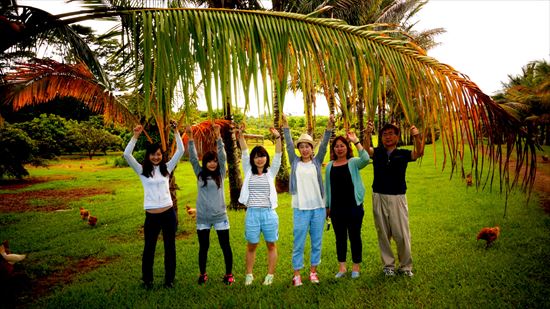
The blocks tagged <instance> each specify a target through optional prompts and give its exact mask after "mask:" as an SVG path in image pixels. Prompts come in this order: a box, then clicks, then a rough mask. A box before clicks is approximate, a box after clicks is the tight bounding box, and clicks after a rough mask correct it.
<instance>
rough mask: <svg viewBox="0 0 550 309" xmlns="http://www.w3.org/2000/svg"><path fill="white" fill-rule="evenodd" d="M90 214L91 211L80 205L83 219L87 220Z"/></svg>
mask: <svg viewBox="0 0 550 309" xmlns="http://www.w3.org/2000/svg"><path fill="white" fill-rule="evenodd" d="M89 215H90V212H89V211H88V210H86V209H84V208H82V207H80V217H81V218H82V220H87V219H88V216H89Z"/></svg>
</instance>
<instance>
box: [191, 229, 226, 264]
mask: <svg viewBox="0 0 550 309" xmlns="http://www.w3.org/2000/svg"><path fill="white" fill-rule="evenodd" d="M216 233H218V241H219V243H220V247H221V248H222V252H223V259H224V261H225V273H226V274H228V275H229V274H231V273H232V269H233V252H232V251H231V244H230V243H229V230H219V231H216ZM197 235H198V236H199V270H200V272H201V274H205V273H206V260H207V259H208V248H209V247H210V229H207V230H197Z"/></svg>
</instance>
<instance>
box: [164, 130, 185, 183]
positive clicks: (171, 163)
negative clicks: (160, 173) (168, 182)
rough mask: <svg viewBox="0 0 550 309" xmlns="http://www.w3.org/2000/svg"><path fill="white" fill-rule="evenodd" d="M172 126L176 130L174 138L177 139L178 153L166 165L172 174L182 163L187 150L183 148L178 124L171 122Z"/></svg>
mask: <svg viewBox="0 0 550 309" xmlns="http://www.w3.org/2000/svg"><path fill="white" fill-rule="evenodd" d="M170 126H171V127H172V129H173V130H174V136H175V138H176V146H177V148H176V152H174V155H173V156H172V158H171V159H170V161H168V163H166V168H167V169H168V172H170V173H172V171H173V170H174V169H175V168H176V165H177V164H178V162H179V161H180V159H181V157H182V156H183V152H184V151H185V148H184V146H183V141H182V140H181V134H180V132H179V131H178V123H177V122H175V121H174V120H170Z"/></svg>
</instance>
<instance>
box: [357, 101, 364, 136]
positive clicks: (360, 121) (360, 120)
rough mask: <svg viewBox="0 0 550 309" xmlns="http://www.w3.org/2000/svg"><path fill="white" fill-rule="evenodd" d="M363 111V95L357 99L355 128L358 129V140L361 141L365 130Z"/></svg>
mask: <svg viewBox="0 0 550 309" xmlns="http://www.w3.org/2000/svg"><path fill="white" fill-rule="evenodd" d="M364 112H365V101H364V100H363V97H362V96H360V97H359V100H358V101H357V122H358V123H357V130H358V131H359V136H358V137H359V140H360V141H362V140H363V138H364V136H365V133H364V132H363V131H364V130H365V124H364V117H363V115H364Z"/></svg>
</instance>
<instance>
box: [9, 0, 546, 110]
mask: <svg viewBox="0 0 550 309" xmlns="http://www.w3.org/2000/svg"><path fill="white" fill-rule="evenodd" d="M19 4H21V5H24V4H27V5H31V6H35V7H38V8H42V9H44V10H46V11H49V12H51V13H60V12H69V11H73V10H78V5H77V4H76V3H74V2H73V3H71V4H64V3H63V1H62V0H43V1H25V0H20V1H19ZM416 16H417V18H418V20H419V23H418V24H417V25H416V26H415V29H416V30H423V29H431V28H437V27H442V28H445V29H446V30H447V32H446V33H444V34H442V35H439V36H438V37H436V41H438V42H440V43H441V45H440V46H438V47H436V48H434V49H432V50H430V51H429V52H428V55H430V56H432V57H434V58H436V59H437V60H439V61H440V62H442V63H446V64H448V65H450V66H452V67H453V68H454V69H456V70H458V71H460V72H462V73H464V74H466V75H468V76H469V77H470V79H471V80H472V81H474V82H475V83H476V84H477V85H478V86H479V87H480V88H481V90H482V91H483V92H485V93H487V94H489V95H492V94H494V93H495V92H497V91H498V90H500V89H501V88H502V87H501V83H502V82H505V81H507V80H508V75H509V74H511V75H517V74H520V73H521V68H522V67H523V66H525V65H526V64H527V63H528V62H530V61H534V60H542V59H546V60H547V61H549V62H550V0H430V1H429V2H428V3H427V4H426V5H425V6H424V8H423V9H422V10H421V11H420V12H419V13H418V14H417V15H416ZM96 23H97V22H96ZM87 25H90V24H87ZM302 102H303V101H302V98H301V96H298V97H294V96H293V95H292V94H291V93H289V94H288V95H287V99H286V103H285V108H284V112H285V113H287V114H288V113H291V114H293V115H297V114H303V103H302ZM252 113H253V114H255V113H257V112H254V111H253V112H252ZM327 113H328V111H327V108H326V103H325V101H324V97H323V96H322V95H319V96H318V108H317V114H319V115H323V114H327Z"/></svg>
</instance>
